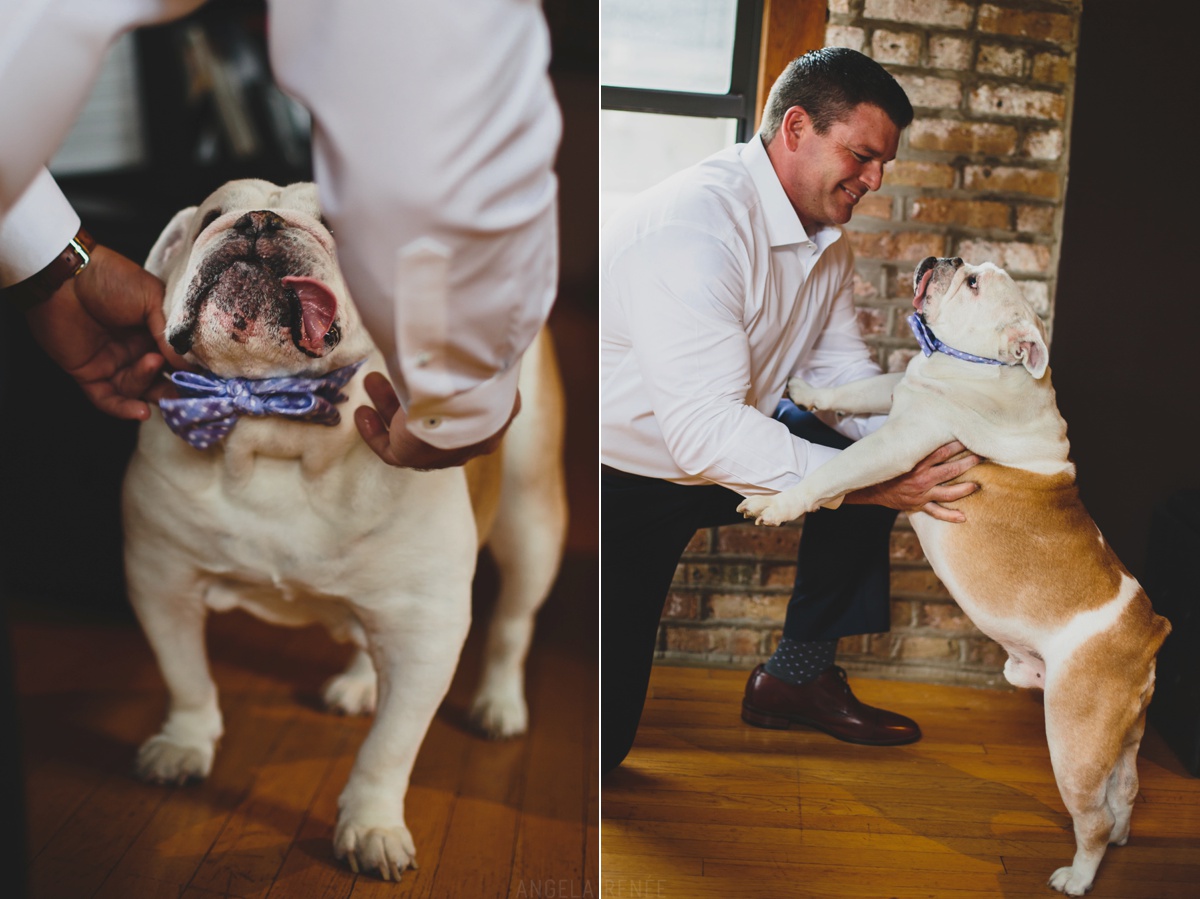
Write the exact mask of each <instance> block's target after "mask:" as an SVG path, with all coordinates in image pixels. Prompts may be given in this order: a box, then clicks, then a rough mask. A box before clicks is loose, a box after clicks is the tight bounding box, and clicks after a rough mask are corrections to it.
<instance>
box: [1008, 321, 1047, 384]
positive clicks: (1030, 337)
mask: <svg viewBox="0 0 1200 899" xmlns="http://www.w3.org/2000/svg"><path fill="white" fill-rule="evenodd" d="M1004 338H1005V342H1006V344H1007V349H1006V352H1005V355H1006V356H1007V357H1008V358H1010V359H1013V360H1015V361H1017V362H1020V363H1021V364H1022V365H1024V366H1025V368H1026V369H1027V370H1028V371H1029V373H1030V374H1031V375H1033V376H1034V377H1035V378H1040V377H1042V375H1044V374H1045V373H1046V366H1047V365H1049V364H1050V350H1049V349H1047V347H1046V333H1045V331H1044V329H1043V328H1042V323H1041V322H1040V321H1035V322H1020V323H1018V324H1016V325H1013V326H1011V327H1009V328H1008V329H1006V330H1005V332H1004Z"/></svg>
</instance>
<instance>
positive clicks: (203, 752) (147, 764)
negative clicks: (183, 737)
mask: <svg viewBox="0 0 1200 899" xmlns="http://www.w3.org/2000/svg"><path fill="white" fill-rule="evenodd" d="M213 752H214V747H213V745H212V744H211V743H210V744H205V745H186V744H181V743H176V742H174V741H172V740H171V739H170V738H169V737H166V736H164V735H163V734H158V735H157V736H153V737H151V738H150V739H149V740H147V741H146V742H145V743H143V744H142V746H141V748H140V749H139V750H138V754H137V761H136V762H135V763H134V771H135V773H136V774H137V776H138V777H140V778H141V779H142V780H145V781H149V782H150V783H162V784H183V783H187V782H188V781H189V780H203V779H204V778H206V777H208V775H209V772H211V771H212V765H213Z"/></svg>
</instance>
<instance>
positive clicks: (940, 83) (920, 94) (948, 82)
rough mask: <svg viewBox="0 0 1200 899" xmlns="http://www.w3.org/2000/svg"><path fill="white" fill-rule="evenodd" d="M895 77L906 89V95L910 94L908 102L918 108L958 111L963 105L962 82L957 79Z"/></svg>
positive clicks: (897, 75) (896, 75)
mask: <svg viewBox="0 0 1200 899" xmlns="http://www.w3.org/2000/svg"><path fill="white" fill-rule="evenodd" d="M894 77H895V79H896V81H898V82H899V83H900V86H901V87H902V88H904V93H906V94H908V101H909V102H910V103H911V104H912V105H913V106H914V107H916V108H923V109H957V108H958V107H959V105H961V103H962V96H963V86H962V82H961V81H958V80H957V79H955V78H937V77H933V76H930V75H904V74H899V73H897V74H895V75H894Z"/></svg>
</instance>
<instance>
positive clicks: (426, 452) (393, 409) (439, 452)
mask: <svg viewBox="0 0 1200 899" xmlns="http://www.w3.org/2000/svg"><path fill="white" fill-rule="evenodd" d="M363 386H364V387H365V388H366V390H367V395H368V396H369V397H370V398H371V403H372V404H373V405H374V407H375V408H374V409H372V408H371V407H369V406H359V407H358V408H357V409H355V410H354V423H355V424H356V425H358V433H359V434H361V435H362V439H363V440H365V441H366V443H367V446H369V447H371V449H372V450H374V451H375V455H377V456H378V457H379V458H380V459H382V460H383V461H384V462H386V463H387V464H388V465H395V466H397V467H399V468H415V469H418V470H420V471H428V470H430V469H434V468H454V467H455V466H458V465H465V464H466V463H467V462H468V461H469V460H471V459H474V458H475V457H476V456H486V455H487V454H488V453H491V452H494V451H495V450H496V448H497V447H498V446H500V441H501V439H503V437H504V432H505V431H507V430H508V426H509V425H510V424H512V421H513V419H514V418H516V417H517V413H518V412H520V411H521V394H520V393H518V394H517V399H516V402H514V403H513V410H512V415H510V416H509V417H508V421H506V422H505V423H504V427H502V428H501V429H500V430H499V431H497V432H496V433H495V434H493V435H492V436H491V437H488V438H487V439H486V440H481V441H479V442H478V443H473V444H471V445H470V446H461V447H455V448H454V449H439V448H438V447H436V446H431V445H430V444H428V443H426V442H425V441H424V440H421V439H420V438H419V437H417V436H415V435H414V434H413V433H412V432H411V431H409V430H408V418H407V416H406V415H405V414H404V409H403V408H402V407H401V406H400V400H399V398H398V397H397V396H396V391H395V390H394V389H393V388H392V385H391V383H390V382H389V381H388V379H387V378H385V377H384V376H383V375H381V374H379V373H378V372H372V373H371V374H369V375H367V377H366V379H365V380H364V381H363Z"/></svg>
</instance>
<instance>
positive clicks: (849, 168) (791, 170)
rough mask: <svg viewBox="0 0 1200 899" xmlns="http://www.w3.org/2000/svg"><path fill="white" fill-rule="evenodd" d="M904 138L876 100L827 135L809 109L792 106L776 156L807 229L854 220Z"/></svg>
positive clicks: (862, 105)
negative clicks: (859, 205)
mask: <svg viewBox="0 0 1200 899" xmlns="http://www.w3.org/2000/svg"><path fill="white" fill-rule="evenodd" d="M899 141H900V129H899V128H897V127H896V125H895V123H894V122H892V120H891V119H890V118H889V117H888V114H887V113H886V112H884V111H883V110H882V109H880V108H879V107H878V106H875V105H874V104H871V103H860V104H859V105H858V106H856V107H854V109H852V110H851V111H850V112H849V114H847V115H846V116H845V117H843V118H842V119H841V120H839V121H837V122H834V123H833V124H832V125H831V126H830V127H829V130H828V131H826V132H825V133H824V134H818V133H817V131H816V129H815V128H813V122H812V119H811V118H809V117H808V114H807V113H806V112H805V111H804V110H802V109H800V108H799V107H794V108H793V109H791V110H789V111H788V114H787V115H785V117H784V121H783V124H782V125H781V126H780V133H779V134H777V135H776V137H775V140H774V141H772V144H775V143H776V142H781V146H780V148H779V149H780V152H779V153H778V161H776V154H774V153H773V154H771V157H772V162H774V163H775V170H776V172H777V173H778V174H779V180H780V182H781V183H782V184H783V189H784V191H785V192H786V193H787V195H788V199H789V200H791V201H792V206H793V207H795V209H796V212H797V214H798V215H799V216H800V223H801V224H802V225H804V230H805V231H807V232H809V233H810V234H811V233H812V232H813V231H814V230H815V229H816V228H817V227H820V226H822V225H843V224H845V223H846V222H848V221H850V216H851V215H852V214H853V213H854V206H855V204H857V203H858V201H859V200H860V199H862V198H863V196H865V195H866V193H867V191H868V190H879V187H880V185H881V184H882V183H883V165H884V163H886V162H890V161H891V160H892V159H894V158H895V157H896V147H897V145H898V143H899Z"/></svg>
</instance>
